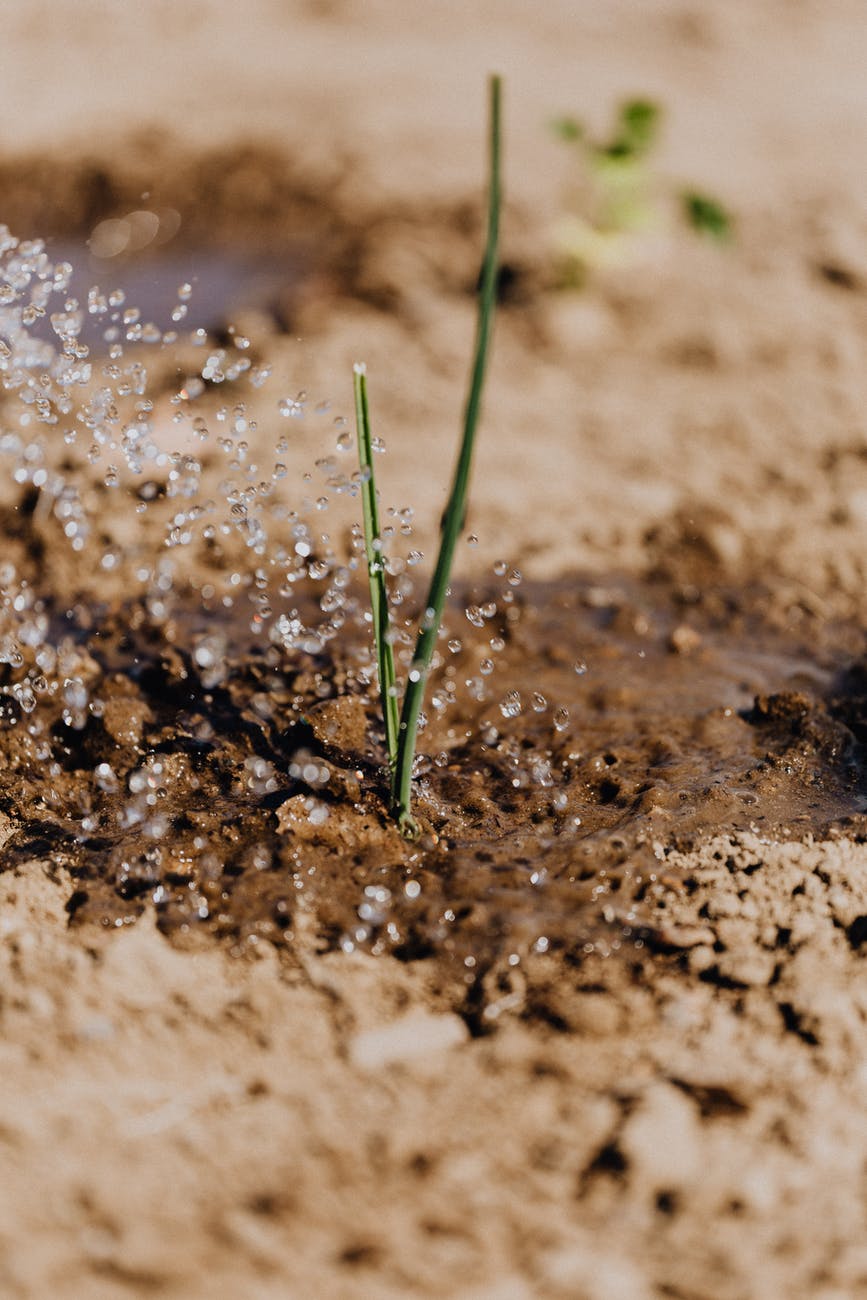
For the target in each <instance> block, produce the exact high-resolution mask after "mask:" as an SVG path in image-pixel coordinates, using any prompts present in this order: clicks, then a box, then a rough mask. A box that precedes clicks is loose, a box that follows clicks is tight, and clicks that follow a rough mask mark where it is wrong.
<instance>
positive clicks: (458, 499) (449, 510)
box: [391, 77, 501, 838]
mask: <svg viewBox="0 0 867 1300" xmlns="http://www.w3.org/2000/svg"><path fill="white" fill-rule="evenodd" d="M500 90H501V83H500V78H499V77H492V78H491V80H490V87H489V94H490V126H489V160H490V172H489V183H488V232H487V241H486V244H485V257H484V261H483V263H482V274H481V282H480V286H479V309H478V317H477V322H476V339H475V353H474V358H473V367H472V371H471V377H470V387H469V394H468V396H467V402H466V407H465V410H464V429H463V438H462V441H461V446H460V451H459V453H458V459H457V464H456V466H455V473H454V478H453V480H452V487H451V493H450V495H449V500H448V505H447V506H446V510H445V513H444V515H443V522H442V531H441V538H440V550H439V555H438V557H437V562H436V567H435V569H434V573H433V578H432V579H431V585H430V591H429V592H428V598H427V602H426V604H425V609H424V614H423V616H422V624H421V630H420V632H419V636H418V640H417V641H416V646H415V653H414V655H413V662H412V664H411V666H410V672H409V679H408V681H407V686H406V691H405V693H404V697H403V707H402V709H401V714H400V727H399V731H398V742H397V761H396V764H395V768H394V775H393V780H392V789H391V797H392V811H393V813H394V815H395V816H396V817H397V820H398V823H399V825H400V827H401V829H402V830H403V832H404V834H405V835H407V836H408V837H410V838H414V837H415V836H416V835H417V834H418V828H417V826H416V823H415V820H414V818H413V816H412V812H411V801H412V767H413V760H414V758H415V747H416V741H417V738H418V720H419V713H420V712H421V706H422V702H423V700H424V693H425V687H426V686H427V678H428V673H429V671H430V663H431V659H432V658H433V652H434V647H435V646H436V642H437V636H438V634H439V629H440V624H441V623H442V618H443V611H444V609H445V603H446V593H447V591H448V583H449V575H450V573H451V569H452V562H453V560H454V554H455V547H456V545H457V541H458V537H459V535H460V532H461V530H462V528H463V526H464V517H465V514H466V503H467V492H468V489H469V483H470V469H471V466H472V456H473V445H474V442H475V437H476V426H477V424H478V420H479V412H480V409H481V400H482V388H483V385H484V379H485V365H486V362H487V356H488V346H489V343H490V338H491V330H492V327H493V321H494V311H495V308H496V302H497V246H498V241H499V227H500V98H501V96H500Z"/></svg>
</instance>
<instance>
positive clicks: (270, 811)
mask: <svg viewBox="0 0 867 1300" xmlns="http://www.w3.org/2000/svg"><path fill="white" fill-rule="evenodd" d="M459 595H460V599H459V600H458V599H456V600H455V602H454V607H453V609H452V610H451V612H450V616H449V624H450V626H449V627H448V628H447V630H446V634H445V636H444V639H443V645H442V655H441V660H442V662H441V664H440V666H439V668H438V670H437V672H436V673H435V676H434V680H433V681H432V684H431V695H430V700H431V707H430V708H429V709H428V715H429V717H428V722H427V726H426V729H425V731H424V733H423V736H422V740H421V745H420V751H421V756H420V757H419V759H418V762H417V791H418V793H417V812H418V814H419V816H420V819H421V821H422V825H423V833H422V837H421V839H420V840H419V841H418V842H417V843H408V842H406V841H404V840H403V839H401V837H400V836H399V835H398V833H397V832H396V830H395V829H394V827H393V825H392V824H391V823H390V821H389V819H388V817H387V815H386V806H385V794H386V790H385V782H384V773H383V769H382V759H383V754H382V748H381V735H380V733H379V723H378V714H377V707H376V702H375V699H374V698H373V696H372V694H371V690H370V686H369V679H370V671H369V664H370V648H369V646H367V645H366V643H365V641H364V640H363V639H362V637H361V633H360V632H359V630H358V629H354V630H353V631H352V632H351V634H350V635H348V636H345V637H341V638H339V639H337V640H335V641H332V642H330V643H329V644H328V646H327V647H325V648H322V647H320V648H319V649H318V650H315V651H312V652H310V653H306V652H304V651H303V650H298V649H293V650H291V651H289V650H287V649H286V647H283V646H278V645H275V644H270V643H267V642H263V641H262V640H261V638H259V639H258V640H257V638H256V637H254V636H252V635H251V633H250V631H249V628H248V627H247V626H246V624H245V623H244V621H243V620H240V619H237V618H236V619H235V620H234V623H233V621H232V617H231V615H230V614H227V612H226V610H225V608H223V607H221V606H220V607H216V602H215V604H214V606H212V607H211V608H209V607H208V604H207V602H203V601H202V599H201V596H200V595H197V594H196V593H189V594H188V595H187V596H186V597H184V596H183V595H181V594H177V593H176V596H175V599H174V603H173V605H172V609H171V612H170V613H169V614H168V615H166V614H165V613H164V614H163V617H161V618H159V619H155V618H154V617H153V615H152V614H151V613H150V612H149V611H148V610H147V608H146V607H145V606H144V605H143V604H141V605H140V604H138V603H136V602H133V603H132V604H127V605H114V606H103V607H100V606H98V605H96V604H93V603H91V604H90V605H86V604H82V603H81V602H78V603H77V604H75V605H74V606H73V607H72V608H69V609H65V608H61V607H59V606H56V607H55V608H54V610H53V611H51V609H50V602H49V603H48V605H47V607H46V608H47V609H48V610H49V611H50V618H51V619H52V620H54V622H55V624H56V628H57V634H56V639H57V643H58V644H59V645H60V646H61V652H60V653H61V656H62V657H63V659H64V662H63V663H62V664H60V665H58V666H57V670H56V671H57V680H58V682H59V681H60V680H61V679H62V680H63V681H64V682H66V684H67V685H66V687H65V688H63V689H61V688H59V687H58V689H56V690H54V691H53V692H52V691H50V690H49V691H47V692H46V693H45V695H43V696H41V697H40V698H39V700H38V702H37V703H36V704H35V706H31V708H30V711H29V712H28V713H26V714H25V713H23V712H22V709H21V707H20V704H19V702H18V700H19V698H20V691H19V692H18V695H17V696H16V691H15V681H16V679H22V680H23V674H24V673H25V672H26V671H27V667H28V666H27V664H26V663H25V664H22V665H20V666H19V667H18V668H14V667H12V666H10V665H4V668H3V674H4V675H3V694H2V697H0V698H2V701H3V710H2V723H3V726H2V730H0V753H2V762H3V764H4V767H5V769H6V772H7V780H6V782H5V783H4V790H3V794H2V799H0V807H2V811H3V813H4V814H5V821H4V825H3V835H4V837H5V843H4V845H3V848H2V862H3V865H4V866H7V867H8V866H11V865H13V864H20V863H22V862H24V861H26V860H28V859H30V858H34V857H40V858H48V859H51V860H52V861H54V862H56V863H59V864H62V865H63V866H65V867H67V868H68V869H69V871H70V872H71V873H72V876H73V878H74V881H75V889H74V892H73V894H72V896H71V897H70V898H69V900H68V912H69V915H70V918H71V921H72V923H73V924H76V925H97V926H102V927H121V926H125V925H128V924H132V923H134V922H135V921H136V919H137V918H138V917H139V916H140V915H141V914H142V912H143V911H144V910H145V909H148V908H153V909H155V911H156V915H157V919H158V924H159V926H160V927H161V928H162V929H163V930H164V931H165V932H166V933H168V934H170V935H171V936H173V937H174V938H175V939H177V940H178V941H182V942H193V941H195V940H196V938H197V936H201V937H202V938H206V937H213V938H218V939H221V940H224V941H226V942H228V943H229V944H230V945H231V946H232V947H233V948H234V949H235V950H236V951H239V952H243V951H245V950H247V949H251V948H254V947H255V946H256V945H257V944H260V943H269V944H276V945H278V946H279V947H280V948H281V949H283V950H285V951H287V952H288V953H291V952H292V951H293V950H294V949H295V948H296V947H297V946H298V944H299V942H300V939H301V938H302V937H303V940H304V942H305V944H308V945H309V944H310V943H312V944H313V945H314V946H315V948H316V949H317V950H320V951H324V950H328V949H332V948H342V949H343V950H345V951H351V950H352V949H354V948H361V949H365V950H371V951H373V952H375V953H381V952H386V951H388V952H391V953H393V954H395V955H396V956H398V957H399V958H403V959H413V958H436V959H439V960H442V961H444V962H445V963H446V964H447V965H449V966H450V967H452V968H459V969H460V970H461V972H462V977H463V978H464V979H465V980H466V982H467V983H468V984H471V983H472V982H473V981H474V980H475V979H476V978H477V976H478V975H479V974H480V973H483V972H484V971H485V970H486V969H488V968H489V967H490V966H491V965H492V964H494V963H497V962H500V961H503V960H507V959H508V958H509V957H510V956H513V955H515V956H517V957H518V958H520V957H521V955H522V954H526V953H528V952H531V951H533V952H536V953H544V952H548V951H554V950H560V951H563V952H566V953H574V954H576V956H577V955H580V954H582V953H589V952H593V951H595V952H598V953H602V954H605V953H607V952H610V951H614V950H617V949H618V948H623V947H624V946H625V947H627V948H631V947H634V945H635V944H636V943H637V944H639V945H640V944H642V943H643V942H644V940H645V939H646V937H647V925H646V920H647V916H648V914H649V913H648V911H647V909H648V907H649V906H650V905H652V903H653V900H654V899H655V897H656V896H657V894H658V892H659V891H660V890H662V889H663V888H664V887H667V886H669V885H670V883H671V880H670V878H669V877H670V874H671V873H670V872H668V869H667V867H666V857H667V856H668V855H669V854H670V853H673V852H675V853H676V852H677V851H678V850H682V849H684V848H690V847H693V846H695V845H697V844H699V843H701V842H702V841H704V840H707V839H710V838H711V837H713V836H717V835H720V834H725V833H729V832H737V831H745V830H748V831H753V832H756V833H758V834H759V835H762V836H767V837H769V838H773V837H780V836H792V837H797V838H802V837H805V836H808V835H813V836H817V837H820V836H828V835H831V836H833V835H834V834H836V833H838V832H839V831H840V830H841V829H844V828H845V830H846V832H847V834H848V835H850V836H852V835H855V836H858V835H860V834H861V833H863V831H864V828H865V827H867V819H865V818H864V812H865V810H867V784H865V779H864V776H863V771H864V767H863V745H864V742H865V737H867V666H865V662H867V661H865V660H863V659H861V658H860V648H861V644H862V635H861V632H860V630H859V629H858V628H857V627H830V626H827V625H825V624H823V623H821V621H820V620H818V619H817V618H810V617H807V618H805V617H804V615H803V611H796V612H793V611H792V610H791V609H790V608H788V607H787V605H786V603H785V601H783V600H781V599H780V598H779V597H778V596H775V594H774V593H773V592H772V591H769V590H765V589H762V588H760V587H758V586H757V587H755V588H752V589H743V588H741V589H734V588H732V589H728V590H726V589H724V588H720V587H713V588H709V589H708V590H707V591H705V592H702V591H701V590H700V589H699V588H698V587H695V586H693V585H690V584H684V583H679V582H676V581H674V580H672V579H668V578H661V577H657V578H656V579H652V580H648V581H646V582H643V583H639V582H637V581H636V580H634V579H626V578H623V577H619V576H613V577H610V578H609V579H607V580H606V581H604V582H600V581H599V580H598V579H596V580H591V579H588V578H587V577H582V576H577V575H576V576H572V577H570V578H567V579H563V580H559V581H557V582H554V583H548V584H544V583H533V584H531V583H523V584H522V585H521V586H519V587H518V588H517V589H513V588H511V587H510V586H509V584H508V582H507V581H505V580H503V581H501V582H500V583H498V584H491V585H489V586H487V587H478V588H475V589H466V590H465V591H464V592H462V593H459ZM311 605H312V599H311ZM465 610H467V611H468V612H469V614H470V615H471V618H467V617H466V615H465V613H464V611H465ZM215 630H218V631H219V632H220V634H221V636H222V638H223V642H222V650H221V657H220V662H219V665H218V666H216V667H215V661H214V654H213V652H212V646H213V635H214V632H215ZM61 631H62V634H63V635H62V637H61V636H60V633H61ZM28 680H30V679H28ZM70 683H72V685H71V686H70V685H69V684H70ZM82 683H84V684H85V687H86V699H87V703H86V704H85V703H84V697H83V698H82V699H80V700H79V699H77V698H76V690H77V689H78V688H79V687H80V686H81V684H82Z"/></svg>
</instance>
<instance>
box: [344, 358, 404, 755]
mask: <svg viewBox="0 0 867 1300" xmlns="http://www.w3.org/2000/svg"><path fill="white" fill-rule="evenodd" d="M352 381H353V387H354V389H355V426H356V432H357V435H358V464H359V468H360V470H361V511H362V517H363V520H364V553H365V556H366V558H367V577H368V581H369V583H370V610H371V614H372V616H373V640H374V643H375V645H376V662H377V668H378V670H379V691H380V695H381V697H382V714H383V721H384V722H385V748H386V753H387V754H388V768H389V772H390V773H391V775H392V777H393V775H394V771H395V765H396V763H397V732H398V708H397V684H396V677H395V672H394V651H393V650H392V646H391V634H390V620H389V616H388V591H387V589H386V585H385V561H384V557H383V553H382V536H381V534H380V531H379V506H378V504H377V493H376V478H375V475H374V471H373V446H372V440H371V436H370V410H369V408H368V404H367V369H366V367H365V366H364V365H363V364H361V363H360V362H356V364H355V365H354V366H353V368H352Z"/></svg>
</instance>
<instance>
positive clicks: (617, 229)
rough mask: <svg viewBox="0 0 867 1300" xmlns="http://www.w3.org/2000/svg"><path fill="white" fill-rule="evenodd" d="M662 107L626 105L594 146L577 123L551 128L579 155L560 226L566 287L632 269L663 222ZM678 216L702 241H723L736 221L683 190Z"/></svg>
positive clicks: (711, 201)
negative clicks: (608, 270)
mask: <svg viewBox="0 0 867 1300" xmlns="http://www.w3.org/2000/svg"><path fill="white" fill-rule="evenodd" d="M661 125H662V109H661V108H660V106H659V105H658V104H655V103H654V102H653V101H652V100H650V99H638V98H636V99H629V100H627V101H626V102H625V103H623V104H621V105H620V107H619V109H618V111H617V117H616V119H615V122H614V127H613V130H612V132H611V134H610V136H609V138H608V139H607V140H605V141H595V140H593V139H592V138H591V137H590V136H589V135H588V133H587V131H586V130H585V129H584V126H583V124H582V123H581V122H580V121H579V120H578V119H576V118H574V117H559V118H556V119H555V120H554V121H552V122H551V123H550V128H551V131H552V133H553V135H554V136H555V137H556V138H557V139H558V140H561V141H562V142H563V143H565V144H566V145H567V146H568V147H569V148H572V149H574V150H576V151H577V154H578V156H579V159H580V162H581V173H579V176H580V177H581V182H582V183H581V184H580V185H579V187H578V193H577V196H576V197H575V198H574V199H573V201H572V202H571V203H570V205H569V207H570V210H569V211H567V212H566V213H564V215H563V216H562V217H561V218H560V220H559V221H558V223H557V228H556V231H555V240H556V243H557V245H558V248H559V251H560V254H561V259H562V267H561V274H562V280H563V284H564V285H567V286H568V285H571V286H579V285H580V284H582V283H583V281H584V279H585V277H586V275H587V273H588V271H589V270H590V269H591V268H594V267H617V266H628V265H629V264H630V263H631V262H632V261H633V259H634V257H635V254H636V250H637V249H638V247H639V244H640V241H641V239H642V238H643V237H644V236H646V235H648V234H651V233H652V232H653V231H654V230H656V229H658V228H660V227H661V226H662V225H663V223H664V212H663V208H662V207H661V206H660V204H659V202H658V201H657V197H656V193H655V191H656V190H657V188H658V186H657V183H656V178H655V177H654V175H653V172H652V168H651V161H652V155H653V152H654V150H655V148H656V146H657V144H658V141H659V135H660V128H661ZM679 199H680V212H681V215H682V217H683V219H684V220H685V221H686V224H687V225H688V226H689V227H690V228H691V229H692V230H694V231H696V232H697V233H698V234H700V235H704V236H706V237H708V238H711V239H714V240H716V241H717V242H718V243H721V244H722V243H725V242H726V240H727V239H729V237H730V236H731V233H732V225H733V223H732V220H731V217H730V216H729V214H728V212H727V211H726V209H725V208H724V206H723V205H722V203H720V202H719V200H717V199H715V198H713V197H711V196H709V195H706V194H700V193H698V192H696V191H693V190H686V191H684V192H683V193H682V194H681V195H679Z"/></svg>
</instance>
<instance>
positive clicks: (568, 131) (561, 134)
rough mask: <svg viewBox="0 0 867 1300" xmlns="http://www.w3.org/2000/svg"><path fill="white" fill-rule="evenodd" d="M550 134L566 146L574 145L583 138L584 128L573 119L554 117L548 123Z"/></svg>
mask: <svg viewBox="0 0 867 1300" xmlns="http://www.w3.org/2000/svg"><path fill="white" fill-rule="evenodd" d="M549 126H550V128H551V132H552V134H553V135H554V136H555V137H556V139H558V140H565V142H566V143H567V144H575V143H576V141H578V140H583V138H584V127H583V126H582V125H581V123H580V122H579V121H578V119H577V118H575V117H555V118H553V119H552V120H551V122H550V123H549Z"/></svg>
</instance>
